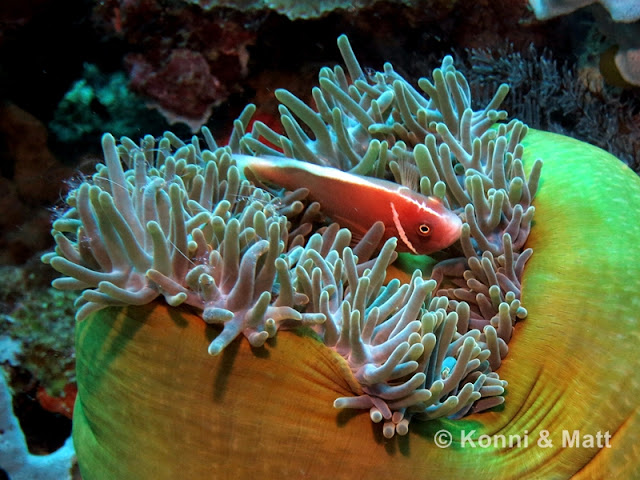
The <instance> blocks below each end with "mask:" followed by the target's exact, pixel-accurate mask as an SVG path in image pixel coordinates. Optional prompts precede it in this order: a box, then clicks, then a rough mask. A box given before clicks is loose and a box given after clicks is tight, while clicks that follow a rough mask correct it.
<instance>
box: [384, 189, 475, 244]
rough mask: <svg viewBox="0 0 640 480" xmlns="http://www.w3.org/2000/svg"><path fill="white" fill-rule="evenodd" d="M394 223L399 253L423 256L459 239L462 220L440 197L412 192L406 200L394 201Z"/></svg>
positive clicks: (392, 208)
mask: <svg viewBox="0 0 640 480" xmlns="http://www.w3.org/2000/svg"><path fill="white" fill-rule="evenodd" d="M391 213H392V219H393V226H391V225H389V226H388V230H391V231H392V235H393V236H396V237H398V240H399V241H398V247H397V251H399V252H410V253H414V254H416V255H424V254H429V253H433V252H437V251H439V250H443V249H445V248H447V247H448V246H450V245H452V244H453V243H454V242H456V241H457V240H458V239H459V238H460V234H461V232H462V220H461V219H460V217H459V216H458V215H456V214H455V213H454V212H452V211H451V210H449V209H448V208H446V207H445V206H444V205H443V203H442V201H440V199H438V198H437V197H426V196H424V195H420V194H419V193H416V192H411V193H410V194H409V195H407V196H406V198H405V199H404V201H401V202H397V203H396V202H391Z"/></svg>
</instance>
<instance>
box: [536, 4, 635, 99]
mask: <svg viewBox="0 0 640 480" xmlns="http://www.w3.org/2000/svg"><path fill="white" fill-rule="evenodd" d="M593 3H599V4H602V5H603V6H604V7H605V8H606V9H607V11H608V12H609V14H610V16H609V17H607V16H605V15H602V14H601V13H600V12H599V11H598V10H596V11H595V13H594V17H595V20H596V23H597V25H598V28H599V30H601V31H602V32H603V33H604V34H605V35H606V36H607V37H609V39H610V40H609V43H610V44H613V45H615V46H616V51H615V54H614V62H615V65H616V67H617V69H618V72H619V74H620V75H621V76H622V78H623V79H624V81H626V82H628V84H630V85H634V86H640V43H639V42H638V38H640V37H639V34H640V22H639V20H640V5H639V4H638V2H636V1H634V0H627V1H624V0H623V1H614V0H599V1H598V2H595V1H593V0H580V1H575V2H566V1H561V2H558V1H549V0H529V4H530V5H531V7H532V8H533V11H534V13H535V15H536V17H537V18H538V19H539V20H547V19H549V18H553V17H556V16H559V15H565V14H569V13H571V12H574V11H575V10H578V9H580V8H582V7H585V6H587V5H591V4H593Z"/></svg>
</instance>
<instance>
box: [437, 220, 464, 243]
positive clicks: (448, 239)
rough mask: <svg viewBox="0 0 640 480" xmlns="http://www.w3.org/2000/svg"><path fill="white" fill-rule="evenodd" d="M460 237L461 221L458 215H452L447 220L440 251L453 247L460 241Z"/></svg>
mask: <svg viewBox="0 0 640 480" xmlns="http://www.w3.org/2000/svg"><path fill="white" fill-rule="evenodd" d="M460 235H462V220H461V219H460V217H459V216H458V215H456V214H455V213H452V214H451V216H450V217H449V218H448V219H447V226H446V228H445V229H444V232H443V236H442V244H441V245H442V246H441V249H445V248H447V247H449V246H451V245H453V244H454V243H455V242H456V241H458V240H459V239H460Z"/></svg>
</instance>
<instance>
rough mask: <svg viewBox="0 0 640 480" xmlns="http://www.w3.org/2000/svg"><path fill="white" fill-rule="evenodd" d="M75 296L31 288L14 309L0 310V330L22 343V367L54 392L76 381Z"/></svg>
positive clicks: (20, 344)
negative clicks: (7, 311) (1, 312)
mask: <svg viewBox="0 0 640 480" xmlns="http://www.w3.org/2000/svg"><path fill="white" fill-rule="evenodd" d="M75 298H76V295H75V294H73V293H72V292H63V291H59V290H56V289H53V288H48V289H38V290H31V291H27V292H26V293H24V294H23V295H22V296H21V297H20V298H19V301H18V304H17V306H16V307H15V308H14V309H13V310H12V311H11V312H9V313H8V314H4V313H3V314H0V318H1V319H2V325H1V326H0V333H2V334H5V335H7V336H8V337H9V338H11V339H13V340H14V341H15V342H17V344H18V345H19V352H18V354H17V359H18V360H19V362H20V365H21V367H23V368H25V369H27V370H28V371H29V372H30V373H31V374H32V375H33V377H34V378H35V379H36V380H37V381H38V382H39V384H40V385H41V386H42V387H44V388H46V390H47V391H48V392H49V393H51V394H52V395H54V396H57V395H59V394H60V393H61V392H62V390H63V389H64V388H65V387H66V385H68V384H70V383H73V382H74V381H75V373H74V362H75V354H74V348H73V338H74V316H75V310H74V306H73V302H74V300H75Z"/></svg>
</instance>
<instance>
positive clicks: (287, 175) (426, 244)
mask: <svg viewBox="0 0 640 480" xmlns="http://www.w3.org/2000/svg"><path fill="white" fill-rule="evenodd" d="M233 158H234V160H235V161H236V164H237V165H238V168H239V169H240V171H241V172H244V171H245V169H249V170H250V171H251V173H252V174H253V175H255V177H256V178H257V179H258V180H260V181H263V182H265V183H269V184H275V185H279V186H281V187H284V188H286V189H288V190H295V189H296V188H300V187H305V188H307V189H309V192H310V193H309V198H310V200H312V201H315V202H318V203H319V204H320V205H321V206H322V211H323V212H324V213H325V214H326V215H327V216H328V217H329V218H331V219H332V220H333V221H335V222H338V223H339V224H340V225H341V226H342V227H346V228H348V229H349V230H351V231H352V232H353V233H354V235H355V236H356V237H358V236H362V235H364V234H365V233H366V232H367V231H368V230H369V228H370V227H371V226H372V225H373V224H374V223H375V222H377V221H379V220H380V221H382V222H383V223H384V225H385V234H384V240H386V239H388V238H391V237H396V238H398V240H399V241H398V247H397V251H399V252H411V253H414V254H428V253H432V252H436V251H438V250H442V249H443V248H446V247H448V246H449V245H451V244H452V243H453V242H455V241H456V240H458V238H460V232H461V229H462V221H461V220H460V218H459V217H458V216H457V215H456V214H455V213H453V212H452V211H450V210H449V209H447V208H446V207H445V206H444V205H443V204H442V202H441V201H440V200H439V199H438V198H436V197H427V196H424V195H421V194H419V193H417V192H415V191H413V190H411V189H409V188H407V187H403V186H401V185H398V184H396V183H393V182H389V181H386V180H381V179H378V178H372V177H363V176H360V175H354V174H351V173H347V172H344V171H342V170H338V169H336V168H331V167H323V166H319V165H314V164H312V163H308V162H302V161H300V160H293V159H289V158H278V157H270V158H260V157H251V156H247V155H233Z"/></svg>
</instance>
